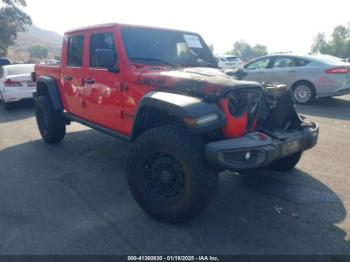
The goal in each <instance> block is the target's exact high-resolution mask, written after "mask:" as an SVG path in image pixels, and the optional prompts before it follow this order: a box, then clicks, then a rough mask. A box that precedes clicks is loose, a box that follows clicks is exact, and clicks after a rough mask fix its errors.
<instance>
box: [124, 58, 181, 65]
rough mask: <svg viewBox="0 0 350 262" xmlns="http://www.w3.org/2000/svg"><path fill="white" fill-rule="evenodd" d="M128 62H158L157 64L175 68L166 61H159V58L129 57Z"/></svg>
mask: <svg viewBox="0 0 350 262" xmlns="http://www.w3.org/2000/svg"><path fill="white" fill-rule="evenodd" d="M130 60H139V61H148V62H158V64H159V63H161V64H164V65H168V66H171V67H177V66H176V65H174V64H173V63H170V62H168V61H165V60H163V59H160V58H155V57H130Z"/></svg>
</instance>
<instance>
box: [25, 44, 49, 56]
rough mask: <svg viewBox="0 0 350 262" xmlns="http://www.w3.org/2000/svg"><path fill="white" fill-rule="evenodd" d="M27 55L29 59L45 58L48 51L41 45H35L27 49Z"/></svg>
mask: <svg viewBox="0 0 350 262" xmlns="http://www.w3.org/2000/svg"><path fill="white" fill-rule="evenodd" d="M29 54H30V57H31V58H39V59H43V58H47V55H48V54H49V49H47V47H45V46H41V45H35V46H32V47H31V48H29Z"/></svg>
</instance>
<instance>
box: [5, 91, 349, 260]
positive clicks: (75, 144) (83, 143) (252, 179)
mask: <svg viewBox="0 0 350 262" xmlns="http://www.w3.org/2000/svg"><path fill="white" fill-rule="evenodd" d="M298 111H299V112H300V113H301V114H304V115H305V116H306V117H308V119H310V120H313V121H317V122H318V123H319V125H320V129H321V133H320V139H319V143H318V145H317V146H316V147H315V148H314V149H312V150H310V151H308V152H306V153H305V154H304V156H303V158H302V161H301V162H300V164H299V165H298V166H297V169H295V170H293V171H292V172H289V173H285V174H282V173H278V172H271V171H266V170H254V171H252V172H249V173H248V174H244V175H243V174H235V173H228V172H226V173H223V174H221V175H220V177H221V179H220V185H219V192H218V194H217V196H216V198H215V200H214V201H213V202H212V203H211V205H210V206H209V207H208V208H207V209H206V210H205V212H203V213H202V214H201V215H200V216H199V217H198V218H196V219H194V220H193V221H191V222H189V223H187V224H183V225H168V224H164V223H160V222H158V221H156V220H154V219H153V218H151V217H149V216H148V215H146V214H145V213H144V212H143V211H142V210H141V209H140V208H139V207H138V205H137V204H136V202H135V201H134V199H133V198H132V196H131V194H130V192H129V190H128V186H127V182H126V177H125V163H126V155H127V151H128V144H127V143H125V142H121V141H119V140H116V139H115V138H112V137H109V136H107V135H104V134H101V133H98V132H97V131H94V130H91V129H89V128H86V127H83V126H81V125H79V124H72V125H71V126H69V127H68V133H67V135H66V138H65V139H64V141H63V142H62V143H60V144H58V145H47V144H45V143H44V142H43V141H42V140H41V138H40V135H39V132H38V130H37V127H36V122H35V118H34V116H33V103H32V102H24V103H20V104H18V105H17V106H16V107H15V108H14V109H13V110H11V111H4V110H3V108H2V106H1V105H0V254H16V255H17V254H60V255H64V254H107V255H108V254H124V255H125V254H167V255H169V254H174V255H179V254H208V255H209V254H215V255H224V254H240V255H245V254H259V255H262V254H270V255H271V254H294V255H298V254H316V255H320V254H328V255H329V254H332V255H341V254H348V255H350V216H349V215H348V212H349V211H350V203H349V201H350V190H349V188H350V95H348V96H343V97H339V98H332V99H322V100H320V101H317V103H316V104H314V105H308V106H298Z"/></svg>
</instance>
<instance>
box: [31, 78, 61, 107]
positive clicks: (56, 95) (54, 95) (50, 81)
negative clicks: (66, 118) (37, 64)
mask: <svg viewBox="0 0 350 262" xmlns="http://www.w3.org/2000/svg"><path fill="white" fill-rule="evenodd" d="M42 84H43V85H45V86H46V88H47V91H48V94H49V96H50V99H51V102H52V105H53V107H54V109H55V110H56V111H62V110H63V105H62V101H61V95H60V92H59V89H58V86H57V83H56V80H55V79H54V78H52V77H49V76H40V77H39V79H38V80H37V94H36V95H41V94H40V92H39V88H40V85H42Z"/></svg>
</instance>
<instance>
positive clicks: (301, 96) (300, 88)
mask: <svg viewBox="0 0 350 262" xmlns="http://www.w3.org/2000/svg"><path fill="white" fill-rule="evenodd" d="M292 90H293V97H294V99H295V101H296V102H297V103H298V104H310V103H313V102H314V101H315V99H316V92H315V88H314V86H313V85H312V84H310V83H308V82H304V81H301V82H298V83H297V84H295V85H294V86H293V88H292Z"/></svg>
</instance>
